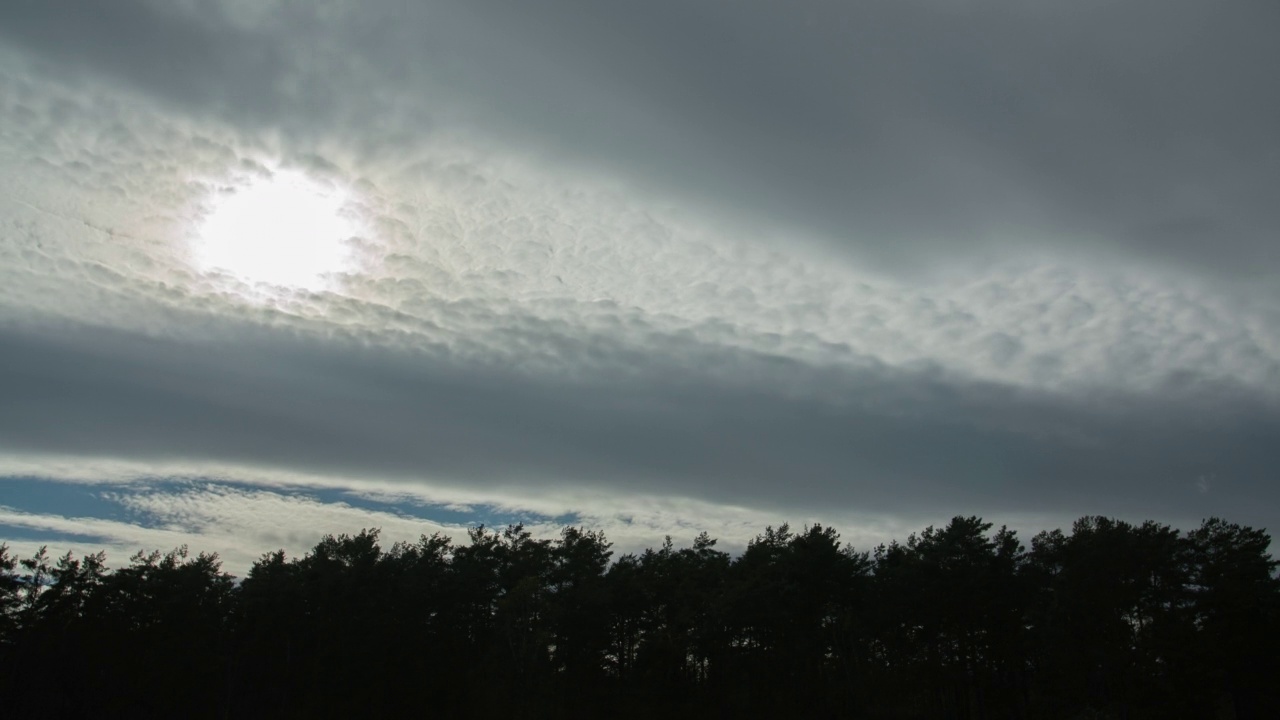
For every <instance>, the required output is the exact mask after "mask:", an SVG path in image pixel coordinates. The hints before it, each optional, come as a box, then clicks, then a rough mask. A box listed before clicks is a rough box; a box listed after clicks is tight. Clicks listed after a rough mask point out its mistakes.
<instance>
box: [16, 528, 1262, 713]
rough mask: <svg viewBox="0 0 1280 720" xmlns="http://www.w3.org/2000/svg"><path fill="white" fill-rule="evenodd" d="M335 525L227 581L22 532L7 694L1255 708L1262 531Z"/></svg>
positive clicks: (506, 707) (88, 698)
mask: <svg viewBox="0 0 1280 720" xmlns="http://www.w3.org/2000/svg"><path fill="white" fill-rule="evenodd" d="M468 540H469V542H467V543H465V544H461V545H454V544H453V542H452V540H451V539H450V538H448V537H444V536H441V535H432V536H429V537H428V536H423V537H421V538H420V539H419V540H418V541H417V542H415V543H397V544H395V545H393V546H392V547H391V548H389V549H384V548H383V547H382V546H381V545H380V544H379V532H378V531H377V530H376V529H371V530H363V531H361V532H360V533H358V534H356V535H338V536H325V537H324V538H322V539H321V540H320V541H319V542H318V543H317V544H316V545H315V547H313V548H312V549H311V550H310V551H308V552H307V553H306V554H304V555H303V556H301V557H296V558H290V557H287V556H286V555H285V553H284V552H283V551H276V552H271V553H267V554H265V555H263V556H262V557H261V558H260V559H259V560H258V561H257V562H255V563H254V564H253V566H252V567H251V568H250V570H249V572H248V574H247V576H246V577H245V578H244V580H243V581H242V582H240V583H239V584H236V583H235V581H234V580H233V578H231V577H230V576H229V575H227V574H226V573H224V572H223V571H222V569H221V565H220V563H219V561H218V558H217V556H215V555H206V554H200V555H196V556H194V557H193V556H191V555H190V554H189V553H188V552H187V550H186V548H178V549H175V550H172V551H170V552H168V553H160V552H152V553H144V552H139V553H138V554H136V555H134V556H133V557H132V558H131V559H130V560H129V563H128V564H127V565H125V566H124V567H121V568H118V569H115V570H112V569H110V567H109V566H108V564H107V559H106V556H105V555H104V554H103V553H97V554H90V555H84V556H82V557H76V556H74V555H72V554H69V553H68V554H66V555H63V556H62V557H60V558H57V559H56V560H55V559H51V558H50V557H49V556H48V553H47V552H46V551H45V550H43V549H41V550H40V551H38V552H36V553H35V554H34V555H32V556H31V557H29V558H15V557H13V556H12V555H11V554H10V552H9V549H8V546H6V545H0V691H2V692H3V693H4V697H5V698H6V699H7V700H6V702H7V703H8V705H7V706H6V710H12V712H11V713H9V714H12V715H14V716H15V717H23V716H27V715H42V716H52V717H94V718H97V717H172V716H182V717H270V718H279V717H300V718H302V717H305V718H314V717H351V716H377V717H384V716H387V717H402V716H415V715H419V714H423V712H424V711H427V710H429V711H431V712H434V713H435V714H442V715H443V714H458V713H497V712H504V713H508V712H513V711H519V712H520V714H521V716H522V717H533V718H543V717H545V718H574V717H582V718H588V717H600V716H612V717H624V718H625V717H635V718H641V717H646V718H647V717H652V716H655V715H659V716H663V717H675V718H679V717H689V718H693V717H698V718H703V717H707V716H723V717H751V716H761V715H776V716H794V715H806V716H818V717H850V718H957V719H959V718H965V719H972V720H981V719H984V718H1048V719H1053V718H1063V719H1064V720H1065V719H1066V718H1078V717H1114V718H1130V719H1138V718H1177V717H1185V718H1193V717H1195V718H1200V717H1224V718H1241V719H1251V718H1264V717H1265V718H1270V717H1277V716H1280V699H1278V698H1277V688H1278V687H1280V662H1278V661H1277V654H1276V652H1275V648H1276V647H1278V646H1280V579H1278V578H1277V576H1276V571H1277V567H1278V564H1277V562H1276V561H1275V560H1273V559H1272V557H1271V555H1270V553H1269V549H1270V543H1271V538H1270V537H1269V536H1268V535H1267V533H1266V532H1264V531H1262V530H1257V529H1253V528H1248V527H1243V526H1240V525H1235V524H1231V523H1228V522H1226V521H1224V520H1220V519H1217V518H1212V519H1209V520H1206V521H1205V522H1204V523H1203V524H1202V525H1201V526H1200V527H1199V528H1197V529H1195V530H1192V531H1191V532H1188V533H1181V532H1179V531H1177V530H1175V529H1173V528H1170V527H1168V526H1166V525H1161V524H1158V523H1153V522H1146V523H1142V524H1140V525H1132V524H1129V523H1126V522H1123V521H1120V520H1114V519H1110V518H1104V517H1085V518H1082V519H1080V520H1079V521H1077V522H1076V523H1075V524H1074V525H1073V527H1072V528H1071V531H1070V533H1065V532H1063V531H1061V530H1053V531H1046V532H1042V533H1040V534H1038V535H1036V536H1035V537H1034V538H1032V540H1031V543H1030V545H1031V547H1030V551H1027V550H1026V549H1025V548H1024V547H1023V546H1022V544H1021V543H1020V542H1019V540H1018V538H1017V536H1016V535H1015V534H1014V533H1013V532H1012V531H1010V530H1008V529H1006V528H1000V529H998V530H995V529H993V525H992V524H991V523H989V522H986V521H983V520H982V519H980V518H977V517H956V518H953V519H952V520H951V521H950V522H949V523H948V524H947V525H946V526H944V527H941V528H934V527H928V528H926V529H924V530H923V531H921V532H919V533H915V534H912V535H910V536H909V537H908V538H906V539H905V541H904V542H897V541H894V542H890V543H888V544H886V545H881V546H879V547H877V548H875V549H874V551H873V552H870V553H868V552H859V551H857V550H855V549H854V548H852V547H851V546H848V545H846V544H843V543H842V542H841V541H840V536H839V534H838V533H837V532H836V531H835V530H834V529H832V528H828V527H823V526H821V525H814V526H812V527H806V528H804V529H803V530H801V531H800V532H794V531H793V530H792V529H791V528H790V526H788V525H781V526H778V527H776V528H775V527H769V528H766V529H765V530H764V532H763V533H761V534H760V535H758V536H756V537H755V538H754V539H753V540H752V541H751V542H750V543H749V544H748V546H747V548H746V549H745V551H744V552H742V553H741V554H740V555H739V556H737V557H736V558H735V557H731V556H730V555H729V554H728V553H725V552H723V551H720V550H717V549H716V544H717V543H716V541H715V540H714V539H712V538H711V537H709V536H708V535H707V534H705V533H703V534H701V535H699V536H698V538H697V539H695V540H694V542H693V544H692V546H690V547H683V548H677V547H676V546H675V545H674V544H673V543H672V542H671V540H670V538H668V539H667V540H666V541H665V542H664V543H663V544H662V546H661V547H659V548H657V549H649V550H646V551H644V552H642V553H639V554H625V555H622V556H621V557H618V558H616V559H614V558H613V553H612V550H611V546H610V543H609V542H608V541H607V540H606V539H605V537H604V535H603V534H601V533H600V532H598V531H593V530H585V529H582V528H577V527H567V528H564V529H563V530H562V531H561V533H560V536H559V537H558V538H555V539H546V538H538V537H534V535H533V534H532V533H531V532H530V531H529V530H527V529H526V528H524V527H523V526H521V525H511V526H508V527H507V528H505V529H503V530H501V531H495V530H490V529H487V528H485V527H483V526H481V527H477V528H474V529H472V530H470V531H469V533H468Z"/></svg>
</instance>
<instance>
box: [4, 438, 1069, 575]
mask: <svg viewBox="0 0 1280 720" xmlns="http://www.w3.org/2000/svg"><path fill="white" fill-rule="evenodd" d="M5 477H25V478H38V479H40V480H42V481H46V482H56V483H69V484H75V485H83V486H86V488H92V487H95V486H98V487H109V489H106V490H99V491H96V492H97V493H98V494H99V495H100V496H101V497H102V498H104V499H106V500H108V501H111V502H113V503H115V504H117V505H119V506H121V507H122V508H125V509H128V510H130V511H133V512H135V513H142V514H145V515H146V517H147V525H146V526H143V525H139V524H134V523H129V522H123V521H119V520H107V519H102V518H95V517H74V518H73V517H63V516H59V515H55V514H47V513H45V514H36V513H27V512H22V511H20V510H17V509H14V508H11V507H10V508H3V509H0V523H4V524H10V525H14V526H17V527H23V528H29V529H32V530H41V531H50V532H57V533H63V534H78V535H92V536H96V537H101V538H103V541H102V542H100V543H94V542H88V543H85V542H69V541H56V542H47V543H46V542H42V541H19V542H14V543H10V544H11V546H12V547H14V548H15V549H18V550H20V551H22V552H27V553H28V554H29V553H30V551H32V550H33V549H34V548H37V547H39V546H40V545H42V544H47V545H49V546H50V548H51V549H52V550H57V551H58V552H59V553H61V552H65V551H66V550H68V549H74V550H75V551H76V552H77V553H81V552H86V551H96V550H97V549H107V550H108V551H109V554H110V555H111V557H112V559H113V561H114V562H116V563H120V562H123V561H124V560H126V559H127V557H128V556H129V555H131V554H132V553H134V552H136V551H137V550H139V549H146V550H148V551H149V550H151V549H161V550H167V549H169V548H171V547H176V546H178V545H181V544H184V543H185V544H189V545H190V546H191V549H192V550H193V551H197V550H199V551H217V552H219V553H220V554H221V556H222V557H223V559H224V561H225V562H226V566H227V568H228V569H229V570H231V571H233V572H236V573H238V574H241V575H242V574H243V572H245V571H246V570H247V568H248V566H249V565H250V564H251V563H252V561H254V560H256V559H257V558H258V557H260V556H261V554H262V553H264V552H268V551H272V550H275V549H277V548H284V549H286V550H287V551H288V552H289V553H290V554H292V555H298V554H300V553H303V552H305V551H306V550H307V549H309V548H310V547H311V546H312V545H314V543H315V542H316V541H318V540H319V538H320V537H321V536H322V535H324V534H326V533H332V534H338V533H354V532H357V531H358V530H360V529H362V528H367V527H380V528H381V529H382V530H383V534H382V539H383V541H384V546H387V547H389V546H390V545H391V543H393V542H395V541H413V540H416V539H417V538H418V537H419V536H420V535H422V534H427V535H430V534H432V533H434V532H441V533H443V534H445V535H449V536H451V537H452V538H453V539H454V542H455V543H465V542H466V541H467V536H466V529H467V528H468V527H470V526H473V525H474V524H476V523H475V522H470V523H465V524H462V523H457V522H449V523H442V522H439V521H434V520H431V519H430V517H431V515H432V508H442V509H450V510H453V511H455V512H456V511H461V512H478V511H480V510H481V509H483V510H484V511H485V512H486V513H490V514H498V515H503V516H517V517H518V516H534V517H571V518H572V520H571V524H575V525H581V526H583V527H588V528H594V529H598V530H602V531H604V532H605V534H606V536H607V537H608V539H609V541H610V542H611V543H613V550H614V553H615V556H618V555H621V554H623V553H627V552H640V551H642V550H644V549H645V548H649V547H657V546H658V545H660V544H661V543H662V540H663V538H664V537H666V536H671V537H672V538H673V540H674V541H675V542H676V543H677V544H679V543H684V544H687V543H689V542H691V541H692V540H693V538H694V537H695V536H697V535H698V534H699V533H701V532H703V531H705V532H707V533H709V534H710V535H711V536H712V537H714V538H717V539H718V540H719V541H720V545H719V546H720V547H721V548H722V549H725V550H728V551H731V552H737V551H740V550H741V549H743V548H744V547H745V546H746V544H747V542H748V541H749V540H750V539H751V538H753V537H755V536H756V535H757V534H759V533H760V532H762V531H763V530H764V528H765V527H766V526H769V525H772V526H775V527H776V526H778V525H780V524H782V523H790V524H791V525H792V527H795V528H798V527H800V526H802V525H808V524H813V523H822V524H824V525H829V526H832V527H835V528H836V529H837V530H839V531H841V533H842V537H843V539H844V541H845V542H847V543H851V544H853V545H854V546H855V547H857V548H859V549H862V550H869V549H871V548H872V547H873V546H874V545H876V544H879V543H882V542H888V541H889V540H892V539H895V538H896V539H904V538H905V537H906V536H907V534H909V533H911V532H914V531H916V530H920V529H921V528H923V527H924V525H926V524H929V523H942V522H945V521H946V519H947V518H945V517H941V516H921V517H893V516H886V515H884V514H874V515H872V514H865V515H860V514H858V513H854V512H847V511H833V512H830V513H812V512H809V513H795V512H788V511H786V510H784V509H781V508H779V509H776V510H772V511H770V510H760V509H752V508H748V507H739V506H734V505H731V504H723V503H711V502H705V501H699V500H694V499H689V498H681V497H676V496H670V495H666V496H654V495H646V494H643V493H636V494H623V493H616V492H615V493H604V492H598V491H591V490H589V489H584V488H580V487H566V488H561V489H551V490H543V491H541V492H538V491H536V490H534V489H532V488H510V489H500V490H489V491H476V490H469V489H467V488H459V487H449V486H446V485H440V484H433V483H431V482H428V481H418V482H405V481H403V480H397V481H382V482H379V481H377V480H367V479H351V478H339V477H332V476H323V475H307V474H301V473H293V472H287V471H286V472H281V471H272V470H264V469H255V468H250V467H243V466H242V467H231V466H226V465H210V464H203V465H202V464H198V463H163V462H161V463H138V462H129V461H121V460H112V459H93V458H58V457H53V456H28V457H26V458H21V457H14V456H0V486H2V484H3V483H4V479H3V478H5ZM231 484H234V485H231ZM319 490H328V491H338V492H340V493H342V494H343V495H346V496H350V497H352V498H361V499H365V500H370V501H374V502H378V503H384V504H387V505H391V506H400V507H401V508H403V509H404V511H405V512H412V513H413V514H414V516H413V517H410V516H407V515H406V514H404V513H403V512H400V511H391V510H386V511H379V510H371V509H367V508H360V507H353V506H351V505H348V504H346V503H343V502H341V501H337V502H325V501H322V500H319V499H317V498H315V497H309V496H308V493H314V492H316V491H319ZM477 517H479V516H478V515H477ZM993 519H994V520H996V521H999V522H1008V523H1009V524H1011V525H1012V524H1018V525H1019V526H1025V527H1026V528H1028V529H1030V530H1039V529H1044V528H1046V527H1049V526H1050V520H1051V519H1053V518H1052V516H1044V517H1035V516H1027V515H1021V516H1011V518H993ZM1057 520H1058V521H1059V522H1061V521H1062V518H1057ZM1069 520H1070V518H1067V519H1066V521H1068V522H1069ZM476 522H478V520H477V521H476ZM526 527H527V528H528V529H530V530H531V531H532V532H533V533H534V534H535V535H536V536H538V537H546V538H554V537H556V536H557V535H558V533H559V531H560V528H561V527H562V525H560V524H558V523H556V522H553V521H537V520H535V521H530V522H528V523H526ZM99 546H100V547H99Z"/></svg>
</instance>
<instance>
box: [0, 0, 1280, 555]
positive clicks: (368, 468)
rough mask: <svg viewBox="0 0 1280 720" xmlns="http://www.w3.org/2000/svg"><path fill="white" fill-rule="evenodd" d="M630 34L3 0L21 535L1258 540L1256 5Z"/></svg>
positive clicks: (1272, 176) (130, 539)
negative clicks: (828, 529) (335, 220)
mask: <svg viewBox="0 0 1280 720" xmlns="http://www.w3.org/2000/svg"><path fill="white" fill-rule="evenodd" d="M624 5H625V6H619V5H617V4H610V3H603V4H602V3H587V2H578V1H576V0H549V1H547V2H539V3H524V2H507V1H506V0H468V2H451V1H447V0H441V1H437V2H424V3H404V2H393V1H391V0H366V1H365V2H360V3H354V2H315V3H296V2H256V1H255V2H247V1H242V0H224V1H222V2H172V1H169V2H151V1H148V0H120V1H119V2H112V3H99V2H89V1H88V0H80V1H70V0H69V1H67V2H60V3H51V2H34V1H26V0H17V1H16V2H8V3H4V4H3V6H0V475H3V478H0V529H2V530H4V531H5V533H7V536H8V537H10V538H12V539H13V544H14V546H15V548H17V549H26V548H28V547H34V546H35V545H38V544H41V543H43V542H48V543H50V544H51V545H56V546H57V547H58V548H63V547H76V548H78V549H90V548H92V547H95V543H96V544H97V545H98V546H107V547H111V548H119V549H121V551H123V552H131V551H132V549H137V548H138V547H142V546H147V547H152V546H167V545H173V544H177V543H178V542H190V543H191V544H192V546H193V547H196V548H200V549H211V550H220V551H222V552H223V553H224V554H225V555H226V556H227V557H228V559H229V562H230V563H231V564H232V565H233V566H234V567H233V569H237V570H242V569H243V568H244V567H246V566H247V564H248V562H249V561H250V560H251V559H252V558H253V557H255V556H256V554H257V553H258V552H261V551H265V550H269V549H272V548H273V547H278V546H285V547H287V548H288V549H290V550H291V551H294V552H296V551H300V550H302V549H305V548H306V547H307V546H308V545H310V544H311V543H313V542H314V541H315V539H317V538H318V536H319V534H320V533H322V532H341V531H354V530H358V529H359V528H360V527H363V526H381V527H383V528H384V529H385V533H386V536H387V537H389V538H393V539H398V538H401V537H408V538H412V537H415V536H416V535H417V534H418V533H419V532H428V533H429V532H434V531H436V530H441V531H445V532H449V533H450V534H453V535H455V536H459V535H462V534H463V532H464V528H465V527H466V525H468V524H470V523H473V522H491V523H492V522H499V523H501V522H508V521H520V520H523V521H526V522H527V523H529V524H530V525H533V526H535V527H539V528H542V529H543V530H545V531H546V532H552V531H553V529H554V527H555V526H556V523H558V522H562V521H573V522H584V523H588V524H592V525H594V526H598V527H601V528H603V529H604V530H605V531H606V532H607V533H608V534H609V535H610V537H611V538H613V539H615V541H617V543H618V547H619V549H633V548H637V547H643V546H644V545H646V544H650V543H654V542H660V541H661V537H662V535H664V534H668V533H670V534H672V535H675V536H676V539H677V540H678V541H681V540H684V541H687V540H688V539H689V538H691V537H692V536H693V535H695V534H696V533H697V532H698V531H699V530H702V529H706V530H708V531H710V532H711V533H712V534H713V535H719V536H721V537H722V538H724V539H725V541H726V542H727V543H729V544H730V545H731V546H734V545H735V544H736V545H738V546H740V545H741V543H743V542H745V540H746V539H747V538H749V537H750V536H751V535H752V534H754V533H755V532H758V531H759V530H760V529H762V528H763V526H764V525H765V524H767V523H778V522H783V521H791V522H793V523H795V524H799V523H803V522H813V521H822V522H828V523H835V524H836V525H837V527H839V528H840V529H841V530H843V531H844V532H845V536H846V538H847V539H850V540H853V541H854V542H855V544H862V545H865V544H867V543H872V542H878V541H880V540H883V539H886V538H888V537H894V536H899V537H900V536H902V535H903V534H904V533H905V532H906V531H909V530H911V529H914V528H916V527H917V526H923V525H924V524H928V523H936V522H939V521H944V520H945V519H946V518H948V517H950V516H951V515H954V514H959V513H965V514H968V513H977V514H982V515H985V516H987V517H989V518H991V519H993V520H996V521H997V522H1007V523H1009V524H1010V525H1012V526H1016V527H1020V528H1025V529H1028V530H1031V529H1036V528H1038V527H1044V526H1047V525H1058V524H1060V523H1063V522H1069V521H1070V519H1071V518H1073V517H1075V516H1078V515H1081V514H1085V513H1090V514H1093V513H1100V514H1112V515H1121V516H1125V517H1130V518H1147V517H1151V518H1156V519H1161V520H1165V521H1169V522H1175V523H1187V524H1191V523H1195V522H1198V520H1199V519H1200V518H1202V517H1205V516H1208V515H1213V514H1220V515H1226V516H1228V517H1229V518H1231V519H1232V520H1235V521H1238V522H1245V523H1250V524H1254V525H1260V526H1270V527H1273V528H1274V527H1275V526H1276V521H1277V520H1278V519H1280V469H1278V468H1280V211H1277V207H1280V205H1278V204H1277V203H1276V202H1275V198H1276V197H1280V143H1277V141H1276V134H1275V128H1277V127H1280V84H1277V83H1276V82H1275V81H1274V68H1276V67H1280V44H1277V43H1275V42H1274V38H1275V37H1276V36H1277V35H1278V34H1280V6H1277V5H1276V4H1275V3H1271V2H1240V3H1234V4H1232V5H1231V6H1229V7H1228V6H1217V5H1211V4H1207V3H1202V2H1190V1H1183V0H1162V1H1161V2H1154V1H1148V0H1128V1H1126V2H1106V3H1103V2H1075V3H1046V2H1016V3H1015V2H1004V1H1002V0H972V1H970V2H941V1H940V0H897V1H895V2H887V1H885V2H878V1H877V2H866V3H852V4H851V3H837V2H823V1H818V0H806V1H804V2H794V3H776V2H733V3H729V2H723V1H718V0H717V1H712V0H694V1H692V2H691V1H689V0H681V1H679V2H677V1H675V0H670V1H668V0H659V1H657V2H648V3H640V4H624ZM280 173H288V174H289V175H290V176H291V177H292V176H298V175H305V176H306V177H307V178H309V179H310V181H311V182H314V183H316V184H317V185H318V186H322V187H327V188H334V189H341V190H342V192H343V193H345V195H344V197H347V198H349V200H348V202H347V207H346V210H345V212H346V213H347V214H348V217H347V218H346V219H347V220H348V221H350V226H351V227H357V228H359V233H358V234H357V235H355V236H353V237H351V238H348V239H346V240H345V241H344V242H345V244H346V250H347V251H348V254H349V257H350V258H351V260H350V262H349V263H348V264H347V265H346V266H345V267H343V268H341V269H339V270H337V271H335V272H333V273H331V275H330V276H329V277H328V278H327V285H326V286H325V287H323V288H320V289H314V290H304V289H301V288H296V287H295V288H287V287H286V288H281V287H274V286H270V285H268V284H266V283H263V282H260V281H255V280H254V279H253V278H251V277H250V278H246V277H241V276H236V275H232V274H230V273H227V272H221V271H218V270H217V269H209V268H204V267H202V266H201V265H200V263H199V262H198V261H197V260H198V258H199V257H200V253H201V247H200V243H201V237H200V231H199V229H200V227H201V223H202V222H203V221H204V220H205V219H206V218H208V217H209V216H210V213H212V212H213V211H214V209H215V208H217V207H218V203H219V200H220V198H226V197H229V196H231V195H234V194H235V193H237V192H243V191H244V188H246V187H250V186H252V185H253V183H255V182H261V181H263V180H264V179H269V178H271V177H273V176H275V175H277V174H280ZM353 498H354V499H358V500H359V501H358V502H357V501H355V500H353ZM117 559H123V558H121V557H119V556H117Z"/></svg>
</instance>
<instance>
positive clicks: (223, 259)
mask: <svg viewBox="0 0 1280 720" xmlns="http://www.w3.org/2000/svg"><path fill="white" fill-rule="evenodd" d="M350 200H351V198H350V196H349V194H348V193H346V192H344V191H342V190H341V189H339V188H336V187H333V186H330V185H327V184H322V183H320V182H317V181H315V180H312V179H311V178H309V177H307V176H306V175H304V174H303V173H300V172H296V171H289V170H277V171H275V172H273V173H272V174H271V175H270V177H267V178H262V179H258V180H255V181H253V182H251V183H248V184H245V185H241V186H238V187H235V188H233V189H232V190H231V191H230V192H229V193H227V194H226V196H225V197H222V198H219V199H218V200H217V201H216V202H215V203H214V204H213V206H212V208H211V210H210V212H209V214H208V215H207V216H206V217H205V219H204V222H203V223H202V224H201V226H200V228H199V231H198V235H197V242H196V248H195V250H196V264H197V265H198V266H199V268H200V269H201V270H204V271H206V272H224V273H228V274H231V275H233V276H236V277H238V278H240V279H241V280H245V281H248V282H253V283H265V284H267V285H272V286H276V287H282V288H298V289H303V290H322V289H325V288H326V287H329V286H331V285H332V282H333V279H334V276H335V275H336V274H337V273H340V272H342V271H344V270H346V269H348V267H349V265H350V260H351V258H350V252H349V250H348V244H347V240H348V239H349V238H351V237H352V236H355V235H358V234H359V227H358V223H357V222H356V221H355V219H354V218H353V217H352V215H351V214H350V213H349V212H348V211H347V206H348V205H349V203H350Z"/></svg>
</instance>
